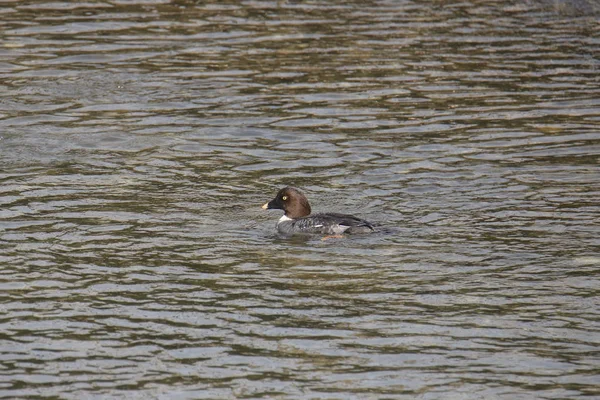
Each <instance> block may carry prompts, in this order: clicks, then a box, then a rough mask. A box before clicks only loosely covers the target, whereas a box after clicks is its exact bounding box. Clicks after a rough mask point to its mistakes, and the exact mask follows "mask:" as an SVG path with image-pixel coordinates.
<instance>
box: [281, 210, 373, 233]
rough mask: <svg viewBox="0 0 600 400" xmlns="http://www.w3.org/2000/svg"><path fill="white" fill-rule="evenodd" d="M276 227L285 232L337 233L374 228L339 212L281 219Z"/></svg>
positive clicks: (361, 220) (363, 231)
mask: <svg viewBox="0 0 600 400" xmlns="http://www.w3.org/2000/svg"><path fill="white" fill-rule="evenodd" d="M277 227H278V229H279V231H280V232H282V233H285V234H294V233H319V234H325V235H339V234H342V233H369V232H372V231H374V230H375V229H374V228H373V225H371V224H370V223H369V222H367V221H365V220H364V219H360V218H358V217H355V216H353V215H347V214H339V213H320V214H313V215H309V216H307V217H302V218H298V219H293V220H287V221H282V222H281V223H280V224H278V226H277Z"/></svg>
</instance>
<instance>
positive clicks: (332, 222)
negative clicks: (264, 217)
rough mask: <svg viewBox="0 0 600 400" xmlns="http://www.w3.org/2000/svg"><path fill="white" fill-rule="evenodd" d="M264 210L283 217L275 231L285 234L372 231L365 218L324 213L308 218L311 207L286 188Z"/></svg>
mask: <svg viewBox="0 0 600 400" xmlns="http://www.w3.org/2000/svg"><path fill="white" fill-rule="evenodd" d="M262 208H263V209H265V210H270V209H277V210H283V211H285V214H284V215H283V217H281V219H280V220H279V221H277V230H278V231H279V232H281V233H283V234H285V235H292V234H294V233H317V234H325V235H340V234H342V233H369V232H373V231H374V230H375V228H373V225H372V224H371V223H369V222H367V221H365V220H364V219H360V218H357V217H355V216H352V215H346V214H338V213H324V214H314V215H310V204H308V200H307V198H306V197H305V196H304V195H303V194H302V192H300V191H299V190H298V189H296V188H293V187H289V186H288V187H285V188H283V189H281V190H280V191H279V192H278V193H277V196H275V198H274V199H273V200H271V201H269V202H268V203H266V204H265V205H264V206H262Z"/></svg>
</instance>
